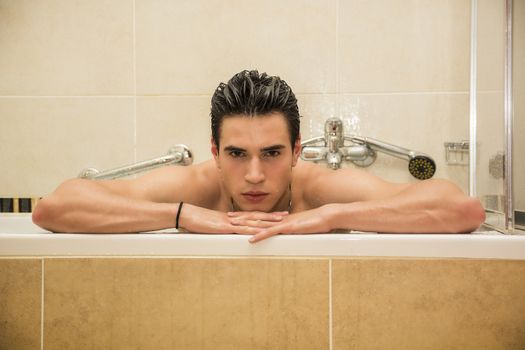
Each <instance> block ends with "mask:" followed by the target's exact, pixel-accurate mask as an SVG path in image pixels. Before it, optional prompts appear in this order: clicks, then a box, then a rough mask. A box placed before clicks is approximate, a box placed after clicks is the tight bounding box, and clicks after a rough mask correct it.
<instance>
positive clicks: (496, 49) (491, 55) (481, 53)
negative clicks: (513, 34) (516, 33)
mask: <svg viewBox="0 0 525 350" xmlns="http://www.w3.org/2000/svg"><path fill="white" fill-rule="evenodd" d="M516 3H519V1H517V2H516ZM477 19H478V23H477V30H478V33H477V41H476V45H477V56H476V64H477V77H476V78H477V88H478V90H479V91H492V90H503V84H504V82H503V79H504V74H505V73H504V69H505V1H493V0H479V1H478V18H477Z"/></svg>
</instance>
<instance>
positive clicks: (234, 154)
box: [229, 151, 244, 158]
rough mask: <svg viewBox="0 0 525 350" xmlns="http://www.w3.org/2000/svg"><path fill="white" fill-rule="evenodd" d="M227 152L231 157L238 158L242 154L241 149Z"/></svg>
mask: <svg viewBox="0 0 525 350" xmlns="http://www.w3.org/2000/svg"><path fill="white" fill-rule="evenodd" d="M229 154H230V156H231V157H233V158H240V157H242V156H244V153H243V152H241V151H230V153H229Z"/></svg>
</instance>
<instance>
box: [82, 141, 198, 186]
mask: <svg viewBox="0 0 525 350" xmlns="http://www.w3.org/2000/svg"><path fill="white" fill-rule="evenodd" d="M192 163H193V154H192V153H191V151H190V149H189V148H188V147H187V146H185V145H175V146H173V147H171V148H170V149H169V150H168V154H167V155H165V156H162V157H158V158H153V159H149V160H145V161H142V162H138V163H134V164H130V165H125V166H122V167H119V168H115V169H111V170H106V171H99V170H97V169H95V168H87V169H84V170H82V171H81V172H80V174H79V175H78V177H79V178H82V179H93V180H104V179H106V180H107V179H118V178H121V177H126V176H129V175H133V174H137V173H141V172H144V171H148V170H152V169H155V168H159V167H162V166H166V165H191V164H192Z"/></svg>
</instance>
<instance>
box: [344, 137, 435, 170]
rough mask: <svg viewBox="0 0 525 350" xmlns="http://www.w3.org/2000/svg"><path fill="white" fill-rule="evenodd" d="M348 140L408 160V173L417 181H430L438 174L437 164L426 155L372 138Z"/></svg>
mask: <svg viewBox="0 0 525 350" xmlns="http://www.w3.org/2000/svg"><path fill="white" fill-rule="evenodd" d="M346 139H348V140H350V141H352V142H354V143H357V144H361V145H367V146H368V147H370V148H371V149H373V150H374V151H378V152H383V153H386V154H389V155H391V156H394V157H397V158H401V159H406V160H408V171H409V172H410V174H412V176H414V177H415V178H416V179H419V180H427V179H430V178H431V177H432V176H434V173H435V172H436V163H435V162H434V160H433V159H432V158H430V157H429V156H427V155H426V154H424V153H420V152H415V151H411V150H409V149H406V148H403V147H399V146H395V145H392V144H389V143H386V142H383V141H379V140H376V139H373V138H370V137H363V136H356V135H353V136H351V137H347V138H346Z"/></svg>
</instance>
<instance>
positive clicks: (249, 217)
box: [230, 204, 336, 243]
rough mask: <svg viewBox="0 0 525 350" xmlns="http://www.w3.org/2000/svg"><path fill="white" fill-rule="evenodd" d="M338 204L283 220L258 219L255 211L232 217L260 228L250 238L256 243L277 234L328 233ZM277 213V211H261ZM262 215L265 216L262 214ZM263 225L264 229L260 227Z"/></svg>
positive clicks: (242, 223)
mask: <svg viewBox="0 0 525 350" xmlns="http://www.w3.org/2000/svg"><path fill="white" fill-rule="evenodd" d="M334 206H336V204H329V205H324V206H322V207H319V208H316V209H312V210H307V211H303V212H299V213H295V214H290V215H285V216H283V217H282V220H279V221H270V220H260V219H257V217H258V216H257V215H256V214H255V213H241V212H240V213H236V214H237V215H238V216H237V217H236V218H235V219H237V218H241V219H238V220H235V219H232V220H230V222H231V223H232V224H234V225H243V226H248V227H251V228H259V229H258V230H257V232H255V233H254V236H253V237H252V238H250V243H256V242H259V241H261V240H263V239H266V238H268V237H271V236H274V235H277V234H281V233H283V234H303V233H326V232H329V231H330V230H331V229H332V228H331V226H330V220H329V217H330V213H331V212H333V210H334ZM243 214H245V215H243ZM259 214H267V215H275V214H276V213H259ZM260 217H263V216H262V215H261V216H260ZM261 227H263V229H260V228H261Z"/></svg>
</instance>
